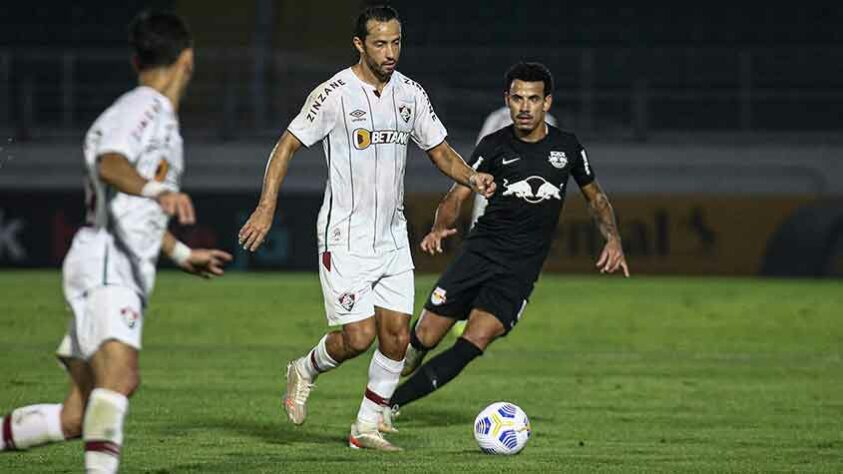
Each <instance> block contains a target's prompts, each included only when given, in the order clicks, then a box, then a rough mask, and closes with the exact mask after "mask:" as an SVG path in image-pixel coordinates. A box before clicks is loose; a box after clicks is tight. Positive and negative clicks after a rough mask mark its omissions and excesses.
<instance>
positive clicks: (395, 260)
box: [319, 247, 415, 326]
mask: <svg viewBox="0 0 843 474" xmlns="http://www.w3.org/2000/svg"><path fill="white" fill-rule="evenodd" d="M413 268H414V267H413V257H412V256H411V255H410V248H409V247H404V248H402V249H398V250H396V251H394V252H389V253H386V254H383V255H378V256H372V257H368V256H361V255H353V254H349V253H347V252H345V251H343V250H331V251H330V252H326V253H322V254H320V255H319V281H321V282H322V295H323V297H324V299H325V314H326V316H327V318H328V324H329V325H331V326H339V325H344V324H349V323H354V322H357V321H362V320H364V319H366V318H370V317H372V316H374V315H375V307H379V308H383V309H388V310H392V311H398V312H400V313H404V314H407V315H410V314H413V299H414V297H415V294H414V293H415V286H414V283H413Z"/></svg>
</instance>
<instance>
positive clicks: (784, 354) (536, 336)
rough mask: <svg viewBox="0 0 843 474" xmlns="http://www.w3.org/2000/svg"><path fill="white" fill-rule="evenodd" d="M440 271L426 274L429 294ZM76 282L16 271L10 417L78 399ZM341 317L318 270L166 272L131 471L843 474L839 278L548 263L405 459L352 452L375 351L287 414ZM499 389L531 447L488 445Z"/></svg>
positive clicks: (422, 411) (132, 416)
mask: <svg viewBox="0 0 843 474" xmlns="http://www.w3.org/2000/svg"><path fill="white" fill-rule="evenodd" d="M433 281H434V280H433V276H420V277H419V278H418V279H417V293H416V302H417V307H418V306H419V305H420V302H421V300H422V298H424V296H425V295H426V292H427V291H428V290H429V288H430V287H431V285H432V283H433ZM60 288H61V280H60V275H59V273H58V272H56V271H38V272H17V271H4V272H0V354H2V355H0V412H4V413H5V412H7V411H8V410H10V409H12V408H14V407H17V406H20V405H25V404H31V403H39V402H40V403H43V402H57V401H60V400H61V399H62V397H63V394H64V391H65V388H66V380H65V377H64V375H63V373H62V372H61V370H60V369H58V368H57V366H56V364H55V362H54V360H53V358H52V355H51V354H52V351H53V349H54V348H55V346H56V345H57V343H58V341H59V339H60V337H61V336H62V335H63V333H64V329H65V324H66V322H65V321H66V319H65V318H66V313H65V310H64V303H63V300H62V295H61V290H60ZM324 330H325V319H324V315H323V308H322V299H321V293H320V290H319V284H318V279H317V277H316V276H315V275H314V274H277V273H251V274H244V273H240V274H238V273H232V274H231V275H229V276H227V277H225V278H224V279H222V280H216V281H213V282H206V281H202V280H199V279H195V278H192V277H189V276H187V275H182V274H179V273H174V272H163V273H162V274H161V275H160V278H159V281H158V286H157V289H156V292H155V295H154V296H153V300H152V304H151V305H150V307H149V309H148V311H147V315H146V321H145V327H144V332H145V334H144V350H143V352H142V356H141V374H142V384H141V389H140V391H139V392H138V393H137V394H136V396H135V397H134V398H133V399H132V402H131V405H130V412H129V418H128V421H127V424H126V439H125V450H124V456H123V461H122V467H123V472H150V473H166V472H295V471H319V472H331V471H333V472H343V473H345V472H380V471H393V472H425V473H428V472H461V471H476V472H500V471H544V472H547V471H563V470H564V471H567V472H582V471H601V472H677V471H681V472H688V471H692V472H699V471H705V472H772V471H781V472H784V471H787V472H794V471H801V472H841V471H843V361H841V350H843V283H841V282H834V281H807V280H806V281H791V280H758V279H700V278H646V277H635V278H632V279H629V280H623V279H621V278H616V277H599V276H594V277H557V276H544V277H543V278H542V279H541V281H540V282H539V284H538V286H537V288H536V291H535V292H534V294H533V297H532V300H531V303H530V305H529V306H528V308H527V311H526V312H525V316H524V319H523V320H522V321H521V323H520V324H519V326H518V327H517V328H516V330H515V331H513V333H512V334H511V335H510V336H509V337H508V338H506V339H504V340H500V341H498V342H496V343H495V344H494V345H493V346H492V347H491V348H490V349H489V351H488V352H487V353H486V354H485V355H484V356H483V357H481V358H480V359H478V360H477V361H476V362H475V363H473V364H472V365H471V366H470V367H469V368H468V369H466V371H465V372H464V373H463V374H462V375H461V376H460V377H459V378H458V379H456V380H455V381H454V382H452V383H451V384H450V385H448V386H446V387H445V388H443V389H442V390H441V391H439V392H436V393H434V394H433V395H432V396H430V397H428V398H427V399H424V400H421V401H419V402H417V403H416V404H414V405H411V406H409V407H406V408H405V410H404V413H403V416H402V417H401V418H400V419H399V420H398V422H399V428H400V430H401V432H400V433H398V434H396V435H393V436H392V437H391V439H392V440H393V441H394V442H396V444H398V445H400V446H402V447H404V448H405V449H406V451H405V452H403V453H398V454H391V455H388V454H382V453H372V452H360V451H353V450H350V449H349V448H347V447H346V442H345V437H346V435H347V434H348V429H349V425H350V423H351V422H352V420H353V418H354V416H355V414H356V412H357V408H358V406H359V403H360V398H361V396H362V393H363V389H364V384H365V380H366V371H367V367H368V363H369V358H370V357H369V356H368V355H365V356H362V357H359V358H358V359H356V360H354V361H351V362H349V363H347V364H345V365H344V366H342V367H340V368H339V369H338V370H336V371H334V372H332V373H329V374H327V375H325V376H323V377H322V378H320V379H319V381H318V386H317V388H316V389H315V390H314V392H313V394H312V396H311V399H310V403H309V409H310V416H309V417H308V419H307V422H306V423H305V424H304V425H303V426H301V427H294V426H292V425H291V424H289V423H288V422H287V421H286V419H285V417H284V413H283V410H282V408H281V403H280V400H281V398H280V397H281V393H282V391H283V381H284V380H283V368H284V366H285V364H286V362H287V361H288V360H289V359H291V358H292V357H295V356H298V355H300V354H302V353H304V351H306V350H308V349H309V348H310V347H311V346H312V345H313V344H314V343H315V342H316V341H317V340H318V338H319V337H320V335H321V334H322V333H323V331H324ZM443 344H450V340H446V341H445V342H444V343H443ZM497 400H509V401H512V402H514V403H517V404H518V405H520V406H521V407H522V408H524V410H525V411H526V412H527V414H528V415H530V417H531V420H532V423H533V429H534V431H533V433H534V436H533V438H532V439H531V441H530V443H529V444H528V445H527V448H526V449H525V450H524V451H523V452H522V453H521V454H520V455H518V456H514V457H509V458H507V457H498V456H490V455H485V454H482V453H480V452H479V450H478V449H477V448H476V445H475V443H474V439H473V437H472V434H471V428H472V422H473V420H474V416H475V415H476V414H477V413H478V412H479V411H480V410H481V409H482V408H483V407H484V406H485V405H486V404H488V403H490V402H493V401H497ZM82 462H83V456H82V447H81V444H80V442H79V441H72V442H68V443H63V444H61V445H53V446H49V447H45V448H39V449H33V450H31V451H29V452H26V453H0V472H4V473H5V472H80V471H81V470H82Z"/></svg>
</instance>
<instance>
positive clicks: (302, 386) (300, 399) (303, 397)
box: [293, 382, 316, 405]
mask: <svg viewBox="0 0 843 474" xmlns="http://www.w3.org/2000/svg"><path fill="white" fill-rule="evenodd" d="M315 386H316V384H315V383H307V382H301V383H297V384H296V393H295V394H294V395H293V399H294V400H295V401H296V403H298V404H300V405H302V404H304V403H305V402H307V397H308V395H310V391H311V390H313V387H315Z"/></svg>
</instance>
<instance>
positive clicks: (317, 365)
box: [296, 334, 340, 381]
mask: <svg viewBox="0 0 843 474" xmlns="http://www.w3.org/2000/svg"><path fill="white" fill-rule="evenodd" d="M327 340H328V335H327V334H326V335H324V336H322V339H320V340H319V343H318V344H316V347H314V348H313V349H311V350H310V352H308V354H307V355H306V356H304V357H299V358H298V359H297V360H296V366H297V367H298V369H299V372H301V373H303V374H305V375H306V376H307V377H308V378H310V380H311V381H313V380H316V377H317V376H318V375H319V374H321V373H323V372H327V371H329V370H331V369H336V368H337V366H338V365H340V364H339V362H337V361H335V360H334V359H333V358H332V357H331V356H330V354H328V348H327V347H326V346H325V343H326V341H327Z"/></svg>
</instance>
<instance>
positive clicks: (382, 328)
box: [348, 307, 410, 451]
mask: <svg viewBox="0 0 843 474" xmlns="http://www.w3.org/2000/svg"><path fill="white" fill-rule="evenodd" d="M375 321H376V322H377V329H378V349H377V350H376V351H375V353H374V355H373V356H372V361H371V362H370V363H369V381H368V383H367V384H366V391H365V393H364V395H363V401H362V402H361V403H360V410H359V411H358V412H357V420H356V421H355V423H354V424H353V425H352V427H351V434H350V435H349V437H348V443H349V446H350V447H352V448H372V449H379V450H382V451H399V450H400V448H398V447H396V446H394V445H393V444H391V443H390V442H389V441H387V440H386V439H384V438H383V436H382V435H381V434H380V431H391V430H385V429H383V428H381V429H380V430H379V426H378V425H379V424H380V422H381V413H382V411H383V410H388V409H389V406H390V404H389V399H390V397H392V393H393V392H394V391H395V387H396V386H398V379H399V378H400V377H401V368H402V367H403V366H404V352H405V351H406V349H407V344H408V341H409V337H410V336H409V330H408V323H409V321H410V315H409V314H405V313H402V312H399V311H394V310H389V309H386V308H381V307H376V308H375Z"/></svg>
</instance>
